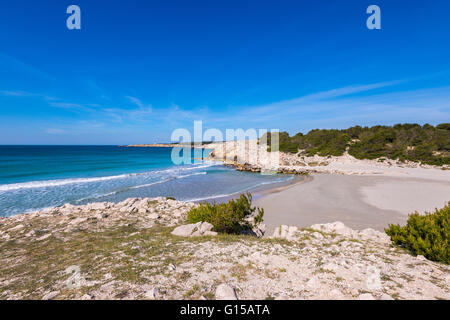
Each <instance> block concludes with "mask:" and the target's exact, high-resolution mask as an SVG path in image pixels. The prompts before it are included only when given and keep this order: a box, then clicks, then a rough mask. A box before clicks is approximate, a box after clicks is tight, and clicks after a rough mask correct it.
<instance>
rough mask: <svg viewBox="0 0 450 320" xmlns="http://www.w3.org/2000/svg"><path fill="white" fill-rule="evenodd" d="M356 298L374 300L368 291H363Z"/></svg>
mask: <svg viewBox="0 0 450 320" xmlns="http://www.w3.org/2000/svg"><path fill="white" fill-rule="evenodd" d="M358 300H375V298H374V297H373V296H372V295H371V294H370V293H363V294H361V295H360V296H359V297H358Z"/></svg>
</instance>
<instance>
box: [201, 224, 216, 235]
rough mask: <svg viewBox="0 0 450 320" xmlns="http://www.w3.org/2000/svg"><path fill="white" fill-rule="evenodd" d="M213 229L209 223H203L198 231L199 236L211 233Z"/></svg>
mask: <svg viewBox="0 0 450 320" xmlns="http://www.w3.org/2000/svg"><path fill="white" fill-rule="evenodd" d="M213 228H214V226H213V225H212V224H211V223H209V222H203V223H202V224H201V225H200V227H199V228H198V230H199V231H200V233H201V234H203V233H205V232H206V231H211V230H212V229H213Z"/></svg>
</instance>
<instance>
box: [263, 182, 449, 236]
mask: <svg viewBox="0 0 450 320" xmlns="http://www.w3.org/2000/svg"><path fill="white" fill-rule="evenodd" d="M447 201H450V181H442V180H441V181H437V180H425V179H416V178H397V177H387V176H353V175H333V174H314V175H312V180H310V181H305V182H300V183H296V184H293V185H291V186H287V187H286V188H284V189H280V190H276V189H272V190H271V191H266V192H265V193H264V194H262V197H258V198H257V199H256V201H255V205H256V206H259V207H263V208H264V211H265V217H264V222H265V223H266V225H267V233H266V234H269V235H270V234H272V232H273V230H274V228H275V227H276V226H279V225H281V224H286V225H295V226H300V227H308V226H311V225H312V224H315V223H328V222H334V221H341V222H343V223H344V224H345V225H347V226H349V227H350V228H353V229H364V228H373V229H376V230H380V231H382V230H384V228H386V227H387V226H388V224H390V223H400V224H404V223H405V222H406V220H407V218H408V214H409V213H412V212H413V211H414V210H419V211H421V212H423V211H424V210H427V211H432V210H433V209H434V208H436V207H443V206H444V205H445V203H446V202H447Z"/></svg>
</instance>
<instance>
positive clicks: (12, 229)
mask: <svg viewBox="0 0 450 320" xmlns="http://www.w3.org/2000/svg"><path fill="white" fill-rule="evenodd" d="M22 228H25V226H24V225H23V224H18V225H17V226H15V227H14V228H11V229H9V230H8V231H16V230H20V229H22Z"/></svg>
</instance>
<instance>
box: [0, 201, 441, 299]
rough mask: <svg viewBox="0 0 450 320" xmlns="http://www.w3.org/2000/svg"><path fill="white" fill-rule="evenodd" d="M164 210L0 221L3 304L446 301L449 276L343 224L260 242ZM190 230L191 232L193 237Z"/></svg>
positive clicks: (117, 209)
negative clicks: (184, 230) (65, 301)
mask: <svg viewBox="0 0 450 320" xmlns="http://www.w3.org/2000/svg"><path fill="white" fill-rule="evenodd" d="M194 206H195V204H193V203H185V202H181V201H176V200H170V199H166V198H153V199H150V198H146V199H134V198H133V199H127V200H125V201H122V202H120V203H118V204H114V203H92V204H88V205H84V206H72V205H64V206H62V207H58V208H49V209H46V210H43V211H40V212H34V213H29V214H22V215H17V216H13V217H9V218H1V219H0V239H1V242H0V299H223V298H227V299H449V298H450V293H449V289H448V284H449V281H450V268H449V266H446V265H442V264H439V263H434V262H431V261H428V260H426V259H424V258H423V257H420V256H419V257H413V256H411V255H410V254H408V253H406V252H405V251H403V250H402V249H400V248H398V247H394V246H392V245H391V244H390V241H389V239H388V238H387V236H386V235H385V234H384V233H381V232H378V231H375V230H371V229H366V230H362V231H356V230H352V229H350V228H347V227H346V226H345V225H343V224H342V223H339V222H336V223H332V224H323V225H313V226H311V227H310V228H297V227H295V226H280V227H279V228H277V230H275V232H274V234H273V235H271V236H268V237H264V238H260V237H256V236H249V235H222V234H216V233H214V232H213V231H211V226H210V225H209V224H205V223H200V224H199V225H197V226H194V227H192V228H191V227H188V229H189V230H190V235H193V233H196V232H197V234H195V236H183V235H182V234H179V235H177V231H175V230H176V229H177V228H179V227H180V226H186V214H187V212H188V211H189V210H190V209H191V208H192V207H194ZM184 228H186V227H184Z"/></svg>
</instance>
